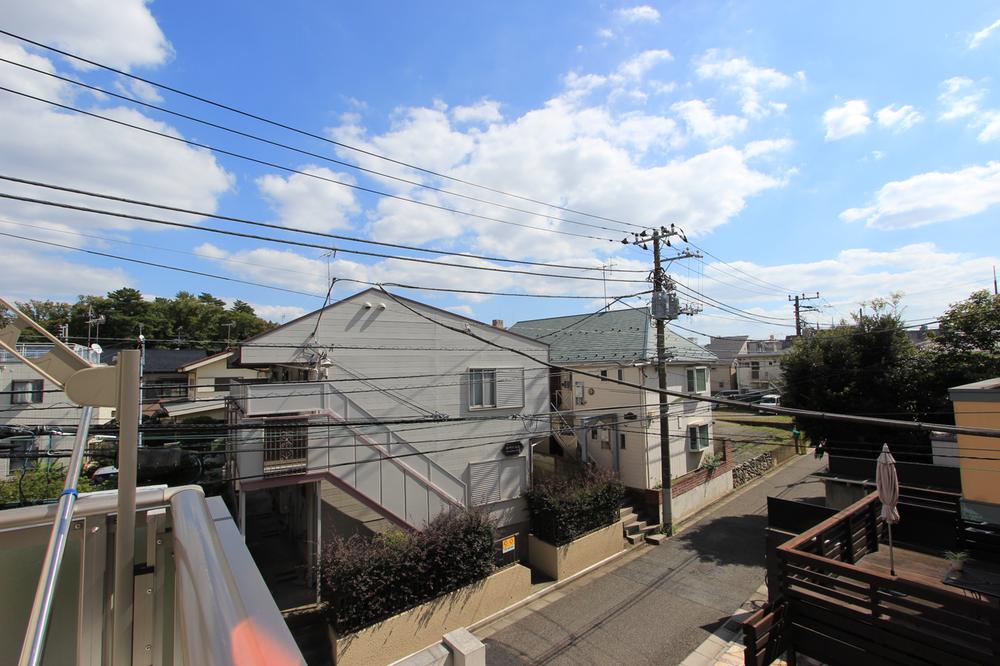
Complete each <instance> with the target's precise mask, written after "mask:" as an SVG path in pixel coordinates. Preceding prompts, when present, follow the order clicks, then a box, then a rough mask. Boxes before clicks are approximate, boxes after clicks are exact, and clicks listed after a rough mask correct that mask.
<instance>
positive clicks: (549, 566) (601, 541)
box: [528, 520, 624, 580]
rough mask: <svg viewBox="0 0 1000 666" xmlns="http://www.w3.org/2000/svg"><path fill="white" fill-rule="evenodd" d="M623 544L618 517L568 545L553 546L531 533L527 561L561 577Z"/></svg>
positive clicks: (543, 570) (600, 558) (592, 562)
mask: <svg viewBox="0 0 1000 666" xmlns="http://www.w3.org/2000/svg"><path fill="white" fill-rule="evenodd" d="M623 548H624V537H623V531H622V522H621V521H620V520H619V521H618V522H616V523H612V524H611V525H608V526H607V527H602V528H601V529H599V530H595V531H593V532H591V533H590V534H586V535H584V536H582V537H580V538H579V539H576V540H575V541H573V542H571V543H568V544H566V545H565V546H553V545H552V544H550V543H548V542H546V541H542V540H541V539H539V538H537V537H536V536H535V535H534V534H532V535H530V536H529V537H528V561H529V562H531V566H532V567H534V568H536V569H538V570H539V571H541V572H542V573H544V574H545V575H546V576H549V577H550V578H554V579H555V580H561V579H563V578H566V577H568V576H572V575H573V574H575V573H577V572H580V571H583V570H584V569H586V568H587V567H589V566H591V565H592V564H597V563H598V562H600V561H601V560H605V559H607V558H609V557H611V556H612V555H614V554H615V553H617V552H619V551H621V550H622V549H623Z"/></svg>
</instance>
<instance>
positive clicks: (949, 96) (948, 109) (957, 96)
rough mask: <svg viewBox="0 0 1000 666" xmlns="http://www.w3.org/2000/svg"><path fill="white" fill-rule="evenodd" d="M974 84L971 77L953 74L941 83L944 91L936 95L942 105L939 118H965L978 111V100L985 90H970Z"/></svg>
mask: <svg viewBox="0 0 1000 666" xmlns="http://www.w3.org/2000/svg"><path fill="white" fill-rule="evenodd" d="M974 85H975V82H974V81H973V80H972V79H969V78H966V77H964V76H955V77H952V78H950V79H947V80H946V81H944V82H943V83H942V84H941V87H942V88H944V91H943V92H942V93H941V95H940V96H938V101H939V102H941V105H942V106H944V107H945V108H944V111H942V112H941V115H940V118H941V120H954V119H955V118H965V117H967V116H971V115H974V114H976V113H978V112H979V102H981V101H982V99H983V97H985V95H986V91H985V90H970V89H971V88H972V87H973V86H974Z"/></svg>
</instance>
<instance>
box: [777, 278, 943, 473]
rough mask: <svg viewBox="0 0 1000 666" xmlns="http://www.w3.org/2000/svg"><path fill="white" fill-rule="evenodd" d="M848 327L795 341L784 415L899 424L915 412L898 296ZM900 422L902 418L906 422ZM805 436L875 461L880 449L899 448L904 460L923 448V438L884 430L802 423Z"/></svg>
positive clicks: (911, 359) (909, 346) (910, 349)
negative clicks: (793, 411) (810, 413)
mask: <svg viewBox="0 0 1000 666" xmlns="http://www.w3.org/2000/svg"><path fill="white" fill-rule="evenodd" d="M853 319H854V323H853V325H849V324H847V323H846V322H841V324H840V325H839V326H837V327H835V328H833V329H829V330H825V331H818V332H816V333H814V334H812V335H810V336H808V337H805V338H800V339H798V340H797V341H796V343H795V346H794V347H793V348H792V351H791V352H789V353H788V355H786V356H785V358H783V359H782V362H781V364H782V368H783V372H784V380H785V390H784V394H783V396H782V402H783V403H784V404H785V405H787V406H789V407H797V408H801V409H810V410H817V411H822V412H837V413H846V414H864V415H866V416H875V417H885V418H893V419H896V418H900V416H901V414H903V413H906V412H909V411H911V410H912V408H913V405H914V386H915V379H916V375H915V373H916V372H917V371H918V370H919V369H920V364H919V363H917V362H916V359H917V349H916V347H915V346H914V345H913V343H911V342H910V341H909V339H908V338H907V336H906V331H905V328H904V325H903V321H902V316H901V314H900V311H899V296H898V295H894V296H892V297H890V298H889V299H876V300H874V301H872V302H871V303H870V304H868V308H867V311H865V310H864V309H863V310H862V311H861V312H860V313H859V314H857V315H854V316H853ZM904 418H905V417H904ZM800 425H801V426H802V427H803V429H804V430H805V433H806V436H807V437H809V439H810V440H811V441H812V442H813V444H817V443H819V442H820V441H822V440H826V446H827V449H828V450H831V451H837V450H838V449H839V450H841V451H842V452H844V454H845V455H854V456H858V455H864V454H866V453H869V454H870V455H874V454H875V453H877V451H878V449H879V447H880V446H881V444H882V443H883V442H888V443H889V444H890V445H896V447H897V450H899V451H900V455H899V456H898V457H901V458H903V459H906V458H907V457H908V455H907V453H911V454H912V453H913V452H914V451H916V449H915V447H917V446H919V445H923V446H924V447H926V446H927V444H928V439H927V436H926V434H922V433H919V432H915V431H908V430H901V429H898V428H887V427H884V426H873V425H864V424H858V423H846V422H840V421H832V420H826V419H820V418H801V419H800Z"/></svg>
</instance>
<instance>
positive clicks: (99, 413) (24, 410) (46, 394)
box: [0, 343, 114, 450]
mask: <svg viewBox="0 0 1000 666" xmlns="http://www.w3.org/2000/svg"><path fill="white" fill-rule="evenodd" d="M69 346H70V348H71V349H73V351H75V352H76V353H77V354H78V355H79V356H81V357H82V358H84V359H86V360H87V361H89V362H91V363H94V364H98V363H100V354H99V353H98V352H96V351H93V350H91V349H89V348H87V347H83V346H81V345H75V344H71V345H69ZM15 349H16V350H17V352H18V353H19V354H21V355H22V356H24V357H25V358H27V359H29V360H30V359H38V358H41V357H42V356H44V355H45V354H47V353H48V352H49V351H50V350H51V349H52V345H51V344H49V343H38V344H31V343H28V344H20V345H17V346H16V347H15ZM113 412H114V410H112V409H110V408H106V407H101V408H97V409H95V410H94V414H93V417H92V418H93V420H92V421H91V425H98V424H101V423H107V422H108V421H109V420H111V417H112V415H113ZM79 419H80V408H79V406H77V405H74V404H73V403H72V402H70V400H69V399H68V398H67V397H66V394H65V393H63V392H62V390H61V389H60V388H59V387H58V386H56V385H55V384H53V383H52V382H50V381H49V380H47V379H45V378H44V377H42V376H41V375H39V374H38V373H37V372H35V371H34V370H33V369H32V368H31V367H30V366H28V365H27V364H25V363H22V362H21V360H20V359H19V358H17V356H15V355H14V354H11V353H10V352H7V351H4V350H0V426H4V425H10V426H24V427H36V428H37V427H48V428H53V429H61V430H63V431H64V432H66V433H68V434H66V435H41V436H39V437H35V438H34V441H33V442H32V441H31V438H30V437H28V438H26V439H25V440H22V441H20V442H18V447H19V448H23V447H24V446H25V445H27V444H31V445H33V446H35V447H39V448H43V449H49V448H51V449H53V450H55V449H69V448H71V447H72V444H73V437H72V433H74V432H76V428H77V425H78V423H79Z"/></svg>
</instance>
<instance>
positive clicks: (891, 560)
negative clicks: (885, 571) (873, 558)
mask: <svg viewBox="0 0 1000 666" xmlns="http://www.w3.org/2000/svg"><path fill="white" fill-rule="evenodd" d="M887 524H888V526H889V573H890V574H892V575H893V576H895V575H896V557H895V553H893V552H892V523H887Z"/></svg>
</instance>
